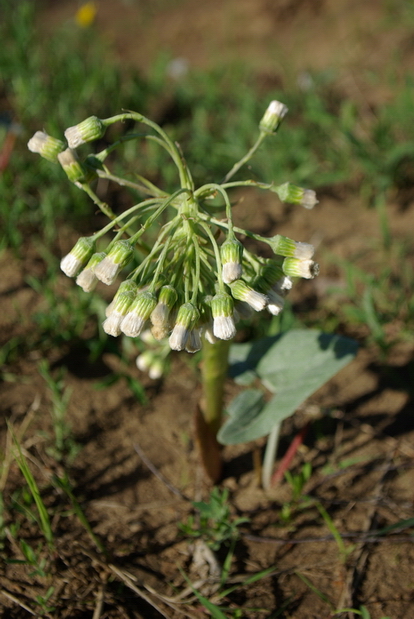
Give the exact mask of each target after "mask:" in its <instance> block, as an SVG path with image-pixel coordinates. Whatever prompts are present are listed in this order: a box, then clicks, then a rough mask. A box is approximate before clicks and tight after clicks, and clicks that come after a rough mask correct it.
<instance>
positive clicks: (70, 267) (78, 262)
mask: <svg viewBox="0 0 414 619" xmlns="http://www.w3.org/2000/svg"><path fill="white" fill-rule="evenodd" d="M94 249H95V241H94V240H93V239H92V238H91V237H86V236H83V237H81V238H80V239H78V240H77V242H76V245H75V246H74V247H73V248H72V249H71V250H70V252H69V253H68V254H67V255H66V256H65V257H64V258H62V260H61V262H60V268H61V269H62V271H63V272H64V273H65V275H67V276H68V277H75V275H77V274H78V273H79V271H80V270H81V268H82V267H83V266H84V265H85V264H86V263H87V262H88V260H89V258H90V257H91V256H92V254H93V252H94Z"/></svg>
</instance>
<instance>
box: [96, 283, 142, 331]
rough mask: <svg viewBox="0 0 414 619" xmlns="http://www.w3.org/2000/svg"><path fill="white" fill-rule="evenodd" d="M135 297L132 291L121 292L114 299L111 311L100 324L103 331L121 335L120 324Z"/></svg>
mask: <svg viewBox="0 0 414 619" xmlns="http://www.w3.org/2000/svg"><path fill="white" fill-rule="evenodd" d="M134 298H135V294H134V293H133V292H122V293H121V294H120V295H119V296H118V297H117V298H116V299H115V301H114V303H113V307H112V311H111V312H110V314H109V316H108V317H107V318H106V320H104V322H103V324H102V326H103V330H104V331H105V333H107V334H108V335H112V336H113V337H117V336H118V335H121V324H122V322H123V320H124V318H125V316H126V315H127V313H128V309H129V308H130V306H131V305H132V303H133V301H134Z"/></svg>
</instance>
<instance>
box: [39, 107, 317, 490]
mask: <svg viewBox="0 0 414 619" xmlns="http://www.w3.org/2000/svg"><path fill="white" fill-rule="evenodd" d="M286 112H287V108H286V106H285V105H284V104H283V103H280V102H278V101H272V102H271V103H270V105H269V106H268V108H267V110H266V112H265V114H264V116H263V118H262V120H261V121H260V123H259V135H258V138H257V140H256V142H255V144H254V145H253V146H252V148H251V149H250V150H249V152H248V153H247V154H246V155H245V156H244V157H243V158H242V159H241V160H240V161H238V162H237V163H236V164H235V165H234V166H233V167H232V169H231V170H230V171H229V172H228V174H227V175H226V176H225V178H224V179H223V180H221V181H220V182H218V183H208V184H205V185H203V186H201V187H195V184H194V181H193V178H192V175H191V172H190V170H189V168H188V166H187V163H186V161H185V159H184V157H183V154H182V153H181V150H180V148H179V146H178V145H177V144H175V143H174V142H173V141H172V140H171V139H170V138H169V137H168V135H167V134H166V133H165V132H164V130H163V129H162V128H161V127H160V126H159V125H157V124H156V123H154V122H152V121H151V120H149V119H148V118H146V117H145V116H143V115H142V114H139V113H136V112H124V113H122V114H118V115H116V116H113V117H111V118H107V119H104V120H102V119H99V118H97V117H95V116H91V117H90V118H87V119H86V120H84V121H83V122H81V123H80V124H78V125H75V126H73V127H69V128H68V129H66V131H65V137H66V140H67V144H65V143H64V142H63V141H61V140H59V139H56V138H54V137H51V136H49V135H47V134H46V133H44V132H41V131H38V132H37V133H35V135H34V136H33V137H32V138H31V140H30V141H29V143H28V147H29V149H30V150H31V151H32V152H35V153H39V154H40V155H42V156H43V157H45V158H46V159H48V160H49V161H52V162H56V163H58V164H60V165H61V166H62V168H63V170H64V171H65V173H66V174H67V176H68V178H69V180H70V181H72V182H73V183H75V185H76V186H77V187H79V189H81V190H83V191H85V192H86V193H87V194H88V195H89V196H90V197H91V199H92V200H93V202H94V203H95V204H96V205H97V206H98V207H99V208H100V209H101V211H102V212H103V213H104V214H105V215H106V216H107V217H108V218H109V220H110V221H109V223H108V224H107V225H105V226H104V227H103V228H102V229H101V230H99V231H97V232H95V234H93V235H91V236H89V237H82V238H80V239H79V240H78V241H77V243H76V245H75V246H74V247H73V248H72V249H71V251H70V252H69V254H67V255H66V256H65V257H64V258H63V259H62V261H61V268H62V270H63V272H64V273H65V274H66V275H68V276H69V277H76V282H77V284H78V285H79V286H81V287H82V288H83V290H85V291H87V292H89V291H91V290H92V289H93V288H94V286H95V284H96V283H97V281H98V280H99V281H101V282H103V283H104V284H106V285H109V284H112V283H113V282H115V280H116V279H117V277H118V276H119V275H120V274H121V272H123V271H124V269H126V267H128V270H127V271H125V272H126V273H127V275H126V277H125V279H124V280H123V281H122V282H121V283H120V285H119V288H118V290H117V292H116V294H115V296H114V298H113V300H112V302H111V303H110V304H109V306H108V307H107V309H106V320H105V321H104V323H103V328H104V330H105V332H106V333H107V334H109V335H111V336H114V337H116V336H119V335H121V333H123V334H124V335H126V336H128V337H132V338H136V337H139V336H141V335H142V334H143V333H144V331H145V330H146V328H147V326H149V327H150V329H151V332H152V335H153V337H154V338H155V339H156V340H164V339H166V338H168V344H169V347H170V348H171V349H172V350H175V351H181V350H186V351H187V352H189V353H194V352H196V351H198V350H200V349H201V348H202V346H203V348H204V353H203V354H204V362H203V384H204V398H203V402H202V403H201V407H200V409H201V415H200V416H199V423H198V426H197V427H198V435H199V439H200V443H201V446H202V453H203V454H204V462H205V464H206V466H207V469H208V470H209V472H210V475H211V476H212V477H213V478H217V475H218V472H217V466H216V464H215V463H214V462H215V461H218V460H219V458H218V449H216V453H215V455H214V454H213V455H211V453H212V452H211V446H212V445H216V434H217V431H218V429H219V427H220V425H221V412H222V392H223V383H224V377H225V375H226V371H227V356H228V349H229V341H230V340H232V339H233V338H234V336H235V335H236V324H237V322H238V320H239V319H240V318H245V317H247V316H249V315H250V314H251V313H252V312H254V311H256V312H259V311H262V310H267V311H268V312H270V313H271V314H273V315H277V314H279V312H281V311H282V309H283V306H284V298H285V296H286V294H287V293H288V291H289V290H290V289H291V287H292V283H293V280H294V278H297V277H300V278H306V279H310V278H313V277H314V276H315V275H316V274H317V272H318V265H317V264H316V263H315V262H314V261H313V253H314V248H313V246H312V245H310V244H308V243H304V242H297V241H294V240H292V239H289V238H287V237H284V236H281V235H279V234H277V235H276V236H273V237H264V236H261V235H259V234H256V233H254V232H252V231H249V230H244V229H242V228H240V227H238V226H236V225H234V223H233V212H232V205H231V202H230V198H229V191H231V190H232V189H234V188H235V187H243V186H244V187H245V186H254V187H258V188H260V189H265V190H270V191H272V192H275V193H276V194H277V195H278V196H279V198H280V199H281V200H282V201H284V202H288V203H293V204H300V205H302V206H304V207H305V208H312V207H313V206H314V205H315V204H316V203H317V200H316V197H315V193H314V192H313V191H312V190H309V189H302V188H300V187H296V186H294V185H291V184H290V183H284V184H283V185H274V184H273V183H262V182H258V181H254V180H241V181H232V180H231V179H232V178H233V176H234V175H235V174H236V173H237V172H238V170H239V169H240V168H241V167H242V166H243V165H244V164H245V163H246V162H247V161H249V159H250V158H251V157H252V156H253V154H254V153H255V151H256V150H257V149H258V148H259V146H260V145H261V144H262V142H263V140H264V139H265V138H267V137H268V136H270V135H272V134H274V133H275V132H276V131H277V129H278V127H279V125H280V123H281V121H282V120H283V118H284V116H285V114H286ZM127 120H129V121H131V120H132V121H135V122H137V123H142V124H144V125H145V126H146V127H147V128H148V129H149V131H148V132H147V133H144V134H143V133H130V134H126V135H124V136H123V137H121V138H120V139H118V140H117V141H116V142H114V143H113V144H111V145H109V146H107V147H106V148H104V149H103V150H101V151H100V152H98V153H96V154H94V155H88V156H86V157H85V158H84V159H83V160H81V159H80V158H79V156H78V154H77V149H78V148H79V147H81V146H82V145H83V144H85V143H87V142H92V141H95V140H100V139H102V138H103V137H104V135H105V133H106V130H107V129H108V127H110V126H111V125H113V124H114V123H117V122H119V121H121V122H122V121H127ZM137 139H146V140H151V141H153V142H155V143H157V144H158V145H159V146H160V147H161V148H163V149H165V150H166V151H167V153H168V155H169V156H170V157H171V159H172V161H173V162H174V164H175V166H176V168H177V189H176V191H174V192H173V193H167V192H166V191H164V190H163V189H162V188H160V187H157V186H155V185H154V184H153V183H152V182H150V181H149V180H148V179H146V178H144V177H142V176H139V177H138V181H136V180H134V181H130V180H128V179H125V178H123V177H118V176H116V175H114V174H113V173H111V171H110V170H109V168H108V167H107V165H106V163H105V161H106V159H107V158H108V155H109V154H110V153H112V152H113V151H114V150H115V149H117V148H119V147H120V146H122V144H124V143H125V142H127V141H130V140H137ZM99 178H104V179H107V180H110V181H113V182H116V183H118V184H119V185H121V186H127V187H130V188H132V189H133V190H135V191H136V192H138V193H140V194H141V195H142V196H143V199H142V200H141V201H140V202H138V203H137V204H135V205H133V206H132V207H130V208H128V209H127V210H125V211H124V212H122V213H121V214H119V215H116V214H115V213H114V212H113V211H112V209H111V208H110V206H109V205H108V204H106V203H105V202H103V201H102V200H101V199H100V198H99V197H98V195H97V194H96V193H95V192H94V190H93V188H92V187H93V183H94V181H95V180H96V179H99ZM220 211H221V212H224V213H225V216H224V217H222V216H220ZM165 213H168V214H169V217H168V218H167V221H166V223H163V224H162V225H161V226H160V227H159V229H158V236H157V238H156V240H155V241H152V242H151V244H149V243H148V242H146V238H145V237H146V233H147V232H148V230H149V228H150V227H151V226H152V225H153V224H154V223H155V222H157V220H158V221H159V220H160V218H161V216H162V215H165ZM170 213H171V215H170ZM108 234H112V239H111V240H110V242H109V243H108V242H107V241H106V239H107V235H108ZM244 238H252V239H255V240H256V241H260V242H262V243H265V244H266V245H268V246H270V248H271V249H272V251H273V254H274V257H273V258H271V259H269V258H263V257H261V256H260V255H257V254H256V253H254V252H252V251H250V250H248V249H247V248H246V247H245V246H244V245H243V242H242V241H243V239H244ZM164 350H165V347H164ZM141 361H142V360H141ZM213 451H214V450H213Z"/></svg>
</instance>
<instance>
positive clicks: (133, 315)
mask: <svg viewBox="0 0 414 619" xmlns="http://www.w3.org/2000/svg"><path fill="white" fill-rule="evenodd" d="M156 304H157V299H156V297H155V295H154V294H152V292H148V291H145V292H140V293H139V294H138V295H137V297H136V298H135V301H134V302H133V303H132V305H131V306H130V308H129V311H128V313H127V315H126V316H125V318H124V319H123V321H122V324H121V331H122V332H123V333H124V334H125V335H128V336H129V337H138V335H140V333H141V331H142V330H143V329H144V327H145V324H146V322H147V320H148V319H149V317H150V316H151V313H152V312H153V311H154V308H155V306H156Z"/></svg>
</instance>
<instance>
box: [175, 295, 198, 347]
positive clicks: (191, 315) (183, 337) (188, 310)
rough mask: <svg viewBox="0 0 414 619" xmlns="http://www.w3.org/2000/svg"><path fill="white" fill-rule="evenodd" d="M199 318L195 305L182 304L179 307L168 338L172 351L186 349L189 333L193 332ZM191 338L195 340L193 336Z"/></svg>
mask: <svg viewBox="0 0 414 619" xmlns="http://www.w3.org/2000/svg"><path fill="white" fill-rule="evenodd" d="M199 317H200V312H199V311H198V309H197V308H196V307H195V305H193V304H192V303H184V305H181V307H180V309H179V310H178V314H177V319H176V322H175V325H174V328H173V330H172V333H171V335H170V338H169V343H170V347H171V349H172V350H184V349H185V348H186V345H187V340H188V338H189V336H190V332H191V331H193V329H194V327H195V325H196V323H197V321H198V319H199ZM192 338H193V339H195V335H194V334H193V336H192ZM197 344H198V342H197ZM200 345H201V342H200Z"/></svg>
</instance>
